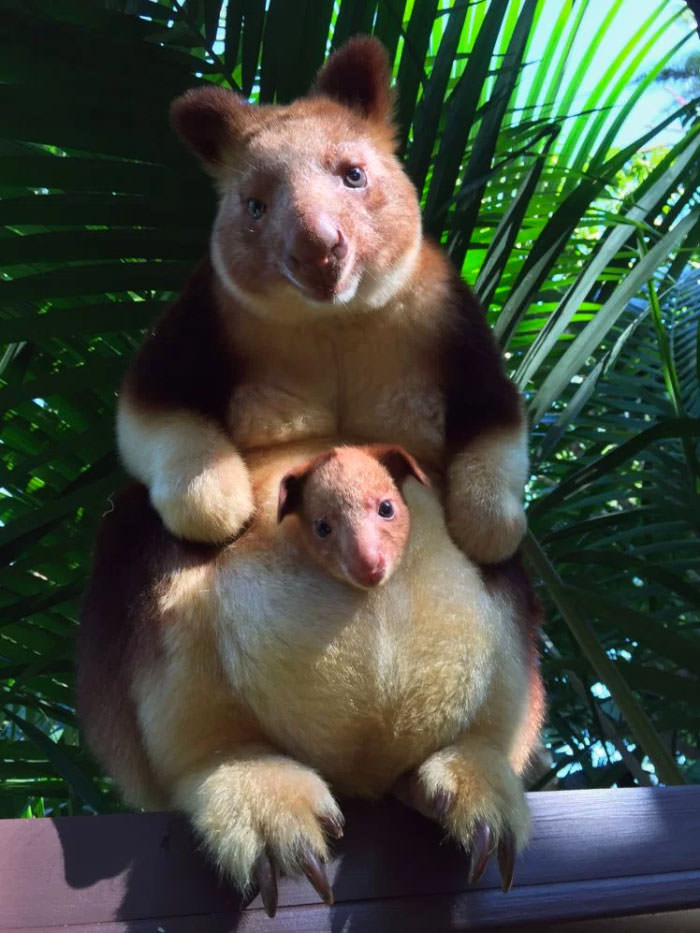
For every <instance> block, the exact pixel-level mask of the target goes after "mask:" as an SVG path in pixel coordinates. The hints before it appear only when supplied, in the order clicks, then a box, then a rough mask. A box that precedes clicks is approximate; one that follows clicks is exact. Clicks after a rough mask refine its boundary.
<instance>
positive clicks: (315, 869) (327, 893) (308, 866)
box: [302, 849, 333, 907]
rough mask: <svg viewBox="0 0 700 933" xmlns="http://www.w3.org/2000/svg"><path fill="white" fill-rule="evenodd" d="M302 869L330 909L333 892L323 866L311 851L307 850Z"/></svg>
mask: <svg viewBox="0 0 700 933" xmlns="http://www.w3.org/2000/svg"><path fill="white" fill-rule="evenodd" d="M302 869H303V871H304V874H305V875H306V877H307V878H308V879H309V881H310V882H311V884H312V885H313V886H314V888H316V890H317V891H318V893H319V896H320V898H321V900H322V901H323V902H324V903H325V904H328V906H329V907H330V906H331V905H332V904H333V892H332V891H331V886H330V884H329V883H328V876H327V875H326V869H325V868H324V867H323V864H322V863H321V862H319V860H318V859H317V858H316V856H315V855H314V853H313V852H312V851H311V849H307V850H306V852H305V853H304V858H303V860H302Z"/></svg>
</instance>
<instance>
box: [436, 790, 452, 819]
mask: <svg viewBox="0 0 700 933" xmlns="http://www.w3.org/2000/svg"><path fill="white" fill-rule="evenodd" d="M454 800H455V795H454V794H453V793H452V791H449V790H439V791H438V792H437V794H435V796H434V797H433V812H434V813H435V819H436V820H437V821H438V822H439V823H444V822H445V820H446V819H447V814H448V813H449V812H450V810H451V809H452V804H453V803H454Z"/></svg>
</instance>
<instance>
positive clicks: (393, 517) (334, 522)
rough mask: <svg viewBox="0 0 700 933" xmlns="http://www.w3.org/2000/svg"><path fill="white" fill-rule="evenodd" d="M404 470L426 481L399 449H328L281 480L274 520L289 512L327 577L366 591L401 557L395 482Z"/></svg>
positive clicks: (405, 524)
mask: <svg viewBox="0 0 700 933" xmlns="http://www.w3.org/2000/svg"><path fill="white" fill-rule="evenodd" d="M408 475H413V476H414V477H416V479H418V480H419V482H421V483H427V482H428V480H427V478H426V477H425V474H423V472H422V471H421V470H420V468H419V467H418V466H417V464H416V463H415V461H414V460H413V459H412V458H411V457H410V456H409V455H408V454H406V453H405V451H403V450H402V449H401V448H398V447H392V446H389V445H378V446H375V447H366V448H359V447H339V448H334V449H333V450H332V451H329V452H328V453H327V454H324V455H322V456H320V457H318V458H316V459H315V460H313V461H311V463H309V464H304V465H302V466H300V467H298V468H297V469H295V470H293V471H291V472H290V473H288V474H287V475H286V476H285V477H284V478H283V479H282V482H281V484H280V499H279V511H278V517H279V520H280V521H282V519H283V518H284V517H285V515H288V514H290V513H296V514H297V515H298V517H299V522H300V531H301V536H302V540H303V542H304V544H305V546H306V549H307V551H308V552H309V553H310V554H311V556H312V557H313V558H314V559H315V560H316V561H317V562H318V563H319V564H320V565H321V566H322V567H324V568H325V569H326V570H327V571H328V572H329V573H330V574H332V575H333V576H334V577H337V578H338V579H340V580H344V581H345V582H347V583H351V584H352V585H353V586H357V587H360V588H362V589H371V588H372V587H375V586H378V585H380V584H382V583H385V582H386V581H387V580H388V579H389V578H390V577H391V575H392V573H393V572H394V571H395V570H396V568H397V567H398V565H399V563H400V562H401V558H402V556H403V552H404V548H405V546H406V542H407V540H408V535H409V531H410V515H409V510H408V506H407V505H406V503H405V501H404V499H403V497H402V495H401V493H400V492H399V489H398V487H397V483H400V482H401V481H402V480H403V479H404V478H405V477H407V476H408Z"/></svg>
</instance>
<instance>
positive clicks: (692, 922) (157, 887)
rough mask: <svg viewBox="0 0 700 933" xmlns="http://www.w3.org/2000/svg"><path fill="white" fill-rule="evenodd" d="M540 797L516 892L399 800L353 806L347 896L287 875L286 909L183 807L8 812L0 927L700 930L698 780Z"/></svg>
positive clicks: (1, 847)
mask: <svg viewBox="0 0 700 933" xmlns="http://www.w3.org/2000/svg"><path fill="white" fill-rule="evenodd" d="M529 801H530V805H531V809H532V813H533V835H532V841H531V843H530V846H529V847H528V849H527V851H526V852H525V853H523V855H522V856H521V857H520V858H519V859H518V861H517V863H516V872H515V883H514V885H513V888H512V890H511V892H510V893H509V894H507V895H505V894H502V893H501V891H500V887H499V879H498V874H497V871H496V869H495V866H493V865H491V866H489V868H488V870H487V872H486V874H485V875H484V877H483V878H482V880H481V881H480V882H479V883H478V884H477V885H475V886H474V887H471V888H470V887H469V886H468V885H467V883H466V874H467V861H466V858H465V856H464V853H463V852H461V851H460V850H459V849H458V848H457V847H456V846H454V845H452V844H451V843H446V842H444V841H443V839H442V834H441V832H440V831H439V830H438V829H437V827H435V826H433V825H432V824H431V823H429V822H428V821H427V820H424V819H423V818H422V817H420V816H418V815H417V814H414V813H412V812H410V811H408V810H406V809H404V808H403V807H402V806H401V804H399V803H398V802H394V801H383V802H381V803H376V804H371V803H361V802H356V801H353V802H347V803H346V804H345V807H344V810H345V814H346V817H347V827H346V834H345V838H344V839H343V840H342V841H341V842H340V843H338V844H337V845H336V847H335V856H334V859H333V861H332V863H331V865H330V866H329V876H330V878H331V881H332V884H333V890H334V894H335V899H336V903H335V906H334V907H332V908H328V907H326V906H325V905H323V904H320V903H318V900H317V897H316V894H315V892H314V891H313V890H312V889H311V887H310V885H309V884H308V883H306V882H305V881H297V880H290V879H283V880H282V881H281V882H280V906H279V911H278V914H277V917H276V918H275V919H274V920H270V919H268V918H267V916H266V915H265V913H264V912H263V910H262V905H261V904H260V900H259V898H255V899H254V900H253V901H252V902H251V903H250V904H249V905H248V906H247V907H245V908H243V907H242V905H241V902H240V899H239V898H238V897H237V895H236V894H235V892H233V891H232V890H231V888H230V886H228V885H227V884H226V883H224V882H220V881H218V880H217V878H216V876H215V873H214V871H213V870H212V869H211V868H210V867H209V865H208V864H207V862H206V860H205V858H204V856H203V855H202V854H201V853H200V852H199V851H198V849H197V843H196V840H195V839H194V838H193V836H192V833H191V832H190V830H189V828H188V826H187V823H186V822H185V820H184V819H183V818H182V817H180V816H177V815H175V814H171V813H152V814H119V815H114V816H103V817H89V816H83V817H64V818H59V819H55V820H51V819H36V820H5V821H0V930H1V931H6V930H14V929H22V930H33V931H38V930H49V929H52V928H56V927H60V928H64V929H66V928H67V929H68V930H70V931H73V933H75V931H81V933H87V931H104V933H112V931H117V930H119V931H130V933H146V931H149V933H185V931H187V933H194V931H197V933H199V931H202V933H208V931H212V933H223V931H229V930H240V931H262V930H272V931H274V930H276V931H279V933H281V931H285V930H286V931H290V930H293V931H321V930H324V931H325V930H329V931H333V933H335V931H337V933H340V931H346V930H347V931H353V933H356V931H361V930H375V931H382V933H384V931H394V930H396V931H402V933H412V931H421V933H423V931H427V933H433V931H439V930H457V929H482V928H498V927H506V928H508V929H514V928H517V927H518V926H520V925H523V924H534V925H535V928H536V929H538V930H543V929H553V928H555V929H559V928H560V926H561V924H562V923H563V922H565V921H572V920H580V919H585V918H611V917H616V916H627V917H631V916H632V915H638V914H650V913H657V912H670V911H686V913H678V914H674V915H672V916H671V917H669V916H668V915H667V916H666V917H665V918H664V917H661V916H660V917H658V918H657V921H658V922H652V924H651V926H646V925H644V926H643V927H642V926H640V929H641V928H643V929H645V930H646V929H650V930H655V929H664V930H666V929H668V930H674V931H679V930H685V929H700V910H698V908H700V787H683V788H658V789H649V788H631V789H623V790H604V791H559V792H548V793H539V794H530V795H529ZM687 911H692V913H687ZM696 911H697V913H696ZM674 918H676V919H674ZM550 924H554V927H552V926H549V925H550ZM591 928H593V929H600V930H607V929H617V925H615V926H612V924H611V922H609V921H606V923H605V924H601V925H598V924H596V925H594V927H590V926H589V925H586V929H587V930H588V929H591ZM634 928H635V927H634V926H633V925H632V924H631V923H627V924H625V925H624V926H622V927H620V929H625V930H627V929H634Z"/></svg>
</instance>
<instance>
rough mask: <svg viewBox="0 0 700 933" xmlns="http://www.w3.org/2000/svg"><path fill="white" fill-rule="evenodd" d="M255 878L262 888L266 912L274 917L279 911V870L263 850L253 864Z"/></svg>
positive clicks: (261, 896) (261, 892)
mask: <svg viewBox="0 0 700 933" xmlns="http://www.w3.org/2000/svg"><path fill="white" fill-rule="evenodd" d="M253 880H254V881H255V884H257V886H258V888H259V890H260V898H261V899H262V902H263V907H264V908H265V913H266V914H267V916H268V917H274V916H275V914H276V913H277V897H278V895H277V872H276V870H275V866H274V864H273V862H272V859H271V858H270V856H269V855H268V854H267V852H263V854H262V855H261V856H260V858H259V859H258V860H257V862H256V863H255V865H254V866H253Z"/></svg>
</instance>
